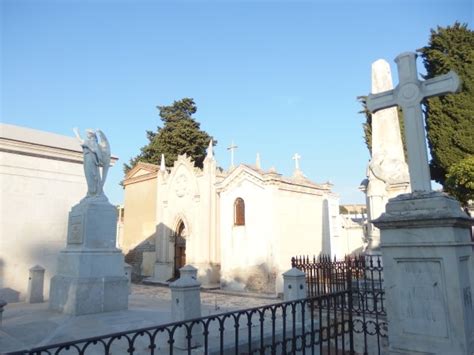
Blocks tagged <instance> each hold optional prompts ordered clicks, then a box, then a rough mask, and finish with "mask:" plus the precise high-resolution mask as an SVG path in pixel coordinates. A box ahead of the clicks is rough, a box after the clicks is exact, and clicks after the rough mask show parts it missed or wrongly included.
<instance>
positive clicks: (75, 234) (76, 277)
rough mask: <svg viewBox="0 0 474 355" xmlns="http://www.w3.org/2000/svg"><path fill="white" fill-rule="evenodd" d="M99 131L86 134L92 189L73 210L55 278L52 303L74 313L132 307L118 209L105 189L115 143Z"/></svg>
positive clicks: (86, 168) (86, 160)
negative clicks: (118, 240) (118, 241)
mask: <svg viewBox="0 0 474 355" xmlns="http://www.w3.org/2000/svg"><path fill="white" fill-rule="evenodd" d="M97 132H99V134H100V136H101V144H99V143H98V141H97V137H96V136H95V131H92V130H88V136H87V139H86V140H85V141H83V140H81V143H82V147H83V151H84V173H85V175H86V180H87V186H88V192H87V196H86V197H85V198H83V199H82V200H81V201H80V203H79V204H77V205H75V206H74V207H72V209H71V211H70V212H69V224H68V232H67V246H66V249H64V250H62V251H61V252H60V254H59V258H58V273H57V275H55V276H54V277H53V278H52V279H51V287H50V308H51V309H53V310H57V311H61V312H63V313H68V314H72V315H81V314H90V313H99V312H106V311H116V310H123V309H127V308H128V292H129V291H128V290H129V287H128V279H127V277H126V276H125V274H124V260H123V255H122V253H121V251H120V250H119V249H117V248H116V247H115V245H116V240H115V239H116V229H117V209H116V208H115V206H113V205H112V204H110V203H109V201H108V199H107V197H106V196H105V194H104V192H103V184H104V182H105V178H106V175H107V169H108V165H107V164H108V162H109V157H110V148H109V146H108V141H107V139H106V138H105V135H104V134H103V133H102V132H101V131H97ZM77 135H78V136H79V134H78V133H77ZM101 169H102V173H101V171H100V170H101Z"/></svg>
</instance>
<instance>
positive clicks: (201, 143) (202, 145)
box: [124, 98, 217, 173]
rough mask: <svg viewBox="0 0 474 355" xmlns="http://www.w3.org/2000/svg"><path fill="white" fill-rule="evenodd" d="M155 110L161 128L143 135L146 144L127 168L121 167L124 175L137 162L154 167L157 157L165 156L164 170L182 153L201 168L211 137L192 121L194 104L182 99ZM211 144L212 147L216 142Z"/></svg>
mask: <svg viewBox="0 0 474 355" xmlns="http://www.w3.org/2000/svg"><path fill="white" fill-rule="evenodd" d="M157 108H158V110H159V111H160V118H161V120H162V121H163V127H158V128H157V130H156V132H154V131H147V132H146V134H147V139H148V141H149V143H148V144H147V145H145V146H143V147H142V148H141V149H140V150H141V152H140V154H138V155H137V156H136V157H134V158H132V159H130V163H129V164H124V171H125V173H127V172H128V171H129V170H130V169H131V168H132V167H133V166H135V164H136V163H138V162H139V161H141V162H147V163H153V164H158V163H159V161H160V159H161V154H164V155H165V160H166V165H167V166H172V165H173V163H174V162H175V160H176V159H177V158H178V155H181V154H185V153H186V154H187V155H188V156H190V157H191V158H192V159H193V160H194V163H195V165H196V166H197V167H200V168H202V166H203V162H204V159H205V157H206V148H207V147H208V145H209V141H210V140H211V138H212V137H211V136H210V135H209V134H207V132H205V131H203V130H201V129H200V123H199V122H196V120H195V119H194V118H193V117H192V115H193V114H195V113H196V111H197V107H196V104H195V103H194V100H193V99H191V98H183V99H181V100H178V101H174V102H173V104H172V105H169V106H158V107H157ZM213 142H214V145H216V143H217V141H215V140H213Z"/></svg>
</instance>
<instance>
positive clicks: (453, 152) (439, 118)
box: [418, 22, 474, 202]
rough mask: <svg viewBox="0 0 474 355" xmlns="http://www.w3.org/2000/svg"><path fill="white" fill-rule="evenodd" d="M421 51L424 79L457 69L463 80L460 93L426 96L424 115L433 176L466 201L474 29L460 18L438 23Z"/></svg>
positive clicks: (473, 123)
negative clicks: (456, 20)
mask: <svg viewBox="0 0 474 355" xmlns="http://www.w3.org/2000/svg"><path fill="white" fill-rule="evenodd" d="M418 52H419V53H421V57H422V58H423V63H424V65H425V68H426V75H425V76H424V78H425V79H430V78H432V77H435V76H438V75H442V74H446V73H447V72H449V71H450V70H454V71H455V72H456V73H457V74H458V75H459V77H460V79H461V82H462V84H461V91H460V92H459V93H457V94H455V95H445V96H441V97H432V98H430V99H428V100H426V102H425V117H426V125H427V132H428V144H429V148H430V151H431V156H432V160H431V162H430V166H431V176H432V178H433V179H434V180H436V181H437V182H439V183H440V184H441V185H443V187H444V190H445V191H447V192H450V193H451V194H452V195H454V196H456V197H458V199H460V200H461V201H462V202H465V201H464V200H465V199H464V198H462V196H467V195H470V196H472V195H473V192H474V191H473V190H472V188H473V187H472V182H471V183H469V182H463V181H461V180H462V177H461V174H459V172H460V171H465V172H467V171H472V170H473V169H474V167H469V166H470V164H474V160H473V159H472V158H471V157H472V156H473V155H474V32H473V31H472V30H470V29H468V28H467V25H466V24H460V23H458V22H456V23H455V24H454V25H453V26H448V27H446V28H443V27H438V28H437V29H436V30H431V36H430V41H429V43H428V45H427V46H425V47H423V48H421V49H419V50H418ZM450 171H451V173H450ZM448 175H449V176H450V178H448ZM470 176H471V178H472V174H471V175H470ZM466 177H467V176H466ZM460 179H461V180H460Z"/></svg>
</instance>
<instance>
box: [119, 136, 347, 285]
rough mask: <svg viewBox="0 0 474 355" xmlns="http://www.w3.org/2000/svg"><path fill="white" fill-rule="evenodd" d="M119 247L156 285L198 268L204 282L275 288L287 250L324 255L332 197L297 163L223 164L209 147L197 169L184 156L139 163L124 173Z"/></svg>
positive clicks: (332, 230)
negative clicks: (283, 169)
mask: <svg viewBox="0 0 474 355" xmlns="http://www.w3.org/2000/svg"><path fill="white" fill-rule="evenodd" d="M123 184H124V188H125V201H124V205H125V216H124V227H123V236H122V242H121V245H120V247H121V248H122V249H123V251H124V253H125V254H126V256H127V257H126V260H127V261H128V262H129V263H132V264H133V266H134V271H135V273H136V274H140V275H141V276H142V277H148V278H149V279H150V280H154V281H156V282H163V283H164V282H167V281H169V280H172V279H173V278H176V277H178V276H179V268H181V267H182V266H184V265H185V264H191V265H193V266H194V267H196V268H197V269H198V277H199V279H200V281H201V282H202V284H203V286H209V287H212V286H219V287H221V288H223V289H229V290H235V291H252V292H265V293H277V292H281V291H282V278H281V274H282V273H283V272H285V271H287V270H288V269H289V268H290V267H291V257H292V256H295V255H303V254H304V255H306V254H316V255H318V254H320V253H326V254H331V239H332V238H334V237H336V236H337V234H338V228H339V226H338V216H339V199H338V196H337V195H336V194H334V193H333V192H332V191H331V184H329V183H324V184H316V183H314V182H312V181H310V180H308V179H307V178H306V177H305V176H304V175H303V174H302V172H301V171H300V170H299V168H297V169H296V170H295V174H294V175H293V176H292V177H284V176H282V175H281V174H279V173H277V172H276V171H275V169H270V170H269V171H265V170H263V169H261V167H260V166H259V164H258V162H257V165H246V164H240V165H238V166H237V167H231V168H230V169H229V170H227V171H224V170H223V169H221V168H219V167H218V166H217V163H216V160H215V158H214V155H213V149H212V145H210V146H209V149H208V153H207V157H206V159H205V160H204V164H203V168H202V169H200V168H197V167H195V166H194V162H193V161H192V160H191V158H190V157H187V156H186V155H181V156H179V157H178V159H177V160H176V161H175V162H174V165H173V167H171V168H165V164H164V158H163V157H162V161H161V165H160V166H158V165H153V164H147V163H138V164H137V165H136V166H135V167H134V168H133V169H131V170H130V171H129V172H128V174H127V175H126V177H125V179H124V182H123Z"/></svg>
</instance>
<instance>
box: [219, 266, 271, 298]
mask: <svg viewBox="0 0 474 355" xmlns="http://www.w3.org/2000/svg"><path fill="white" fill-rule="evenodd" d="M276 276H277V270H276V269H275V268H270V267H269V266H268V264H267V263H262V264H259V265H255V266H249V267H246V268H245V269H243V268H236V269H233V270H232V271H230V272H227V273H226V275H225V276H223V277H222V278H221V288H223V289H227V290H232V291H247V292H259V293H275V290H276Z"/></svg>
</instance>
